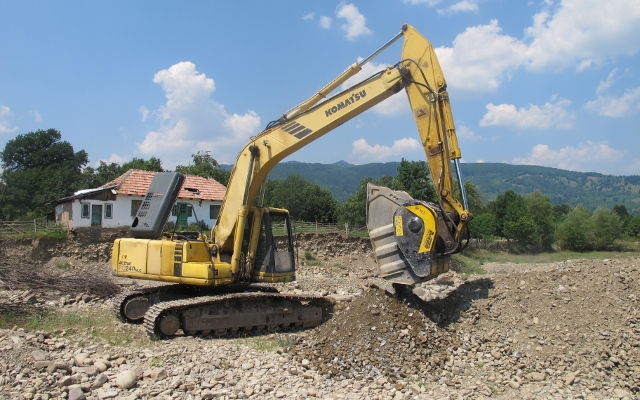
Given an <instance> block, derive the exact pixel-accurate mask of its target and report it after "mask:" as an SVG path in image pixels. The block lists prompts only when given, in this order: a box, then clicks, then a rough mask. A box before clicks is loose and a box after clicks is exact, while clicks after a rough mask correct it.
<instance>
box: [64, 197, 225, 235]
mask: <svg viewBox="0 0 640 400" xmlns="http://www.w3.org/2000/svg"><path fill="white" fill-rule="evenodd" d="M142 199H143V197H142V196H128V195H119V196H116V199H115V200H113V201H103V200H95V199H90V198H84V199H75V200H73V201H69V202H67V203H62V204H59V205H58V206H56V221H59V222H64V219H65V218H68V217H67V215H69V214H70V216H71V218H70V219H69V222H68V227H69V229H73V228H84V227H90V226H91V212H92V207H91V205H94V204H100V205H102V225H101V226H102V227H103V228H117V227H123V226H131V223H132V222H133V218H134V217H132V216H131V201H132V200H140V201H142ZM177 202H180V203H188V204H191V206H192V207H193V210H194V212H193V213H192V216H191V217H189V218H188V223H192V222H196V221H198V220H199V221H204V222H205V223H206V224H207V225H208V226H209V228H211V227H212V226H213V225H214V224H215V223H216V219H211V218H209V206H210V205H212V204H217V205H220V204H221V203H222V202H221V201H211V200H191V199H178V200H177ZM82 204H88V205H89V217H88V218H82ZM105 204H112V218H105ZM69 210H70V211H71V212H70V213H65V211H69ZM196 217H197V219H196ZM168 221H169V222H174V223H175V221H176V217H174V216H169V220H168Z"/></svg>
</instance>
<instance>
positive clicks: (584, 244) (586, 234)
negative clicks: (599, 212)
mask: <svg viewBox="0 0 640 400" xmlns="http://www.w3.org/2000/svg"><path fill="white" fill-rule="evenodd" d="M591 236H592V230H591V213H590V212H589V211H588V210H587V209H586V208H584V207H583V206H581V205H578V206H576V207H575V208H574V209H573V210H571V211H570V212H569V214H567V216H566V217H565V219H564V220H563V221H562V222H561V223H560V225H558V229H557V230H556V238H557V240H558V244H559V245H560V247H562V248H563V249H567V250H576V251H586V250H590V249H591V247H592V246H591V244H592V238H591Z"/></svg>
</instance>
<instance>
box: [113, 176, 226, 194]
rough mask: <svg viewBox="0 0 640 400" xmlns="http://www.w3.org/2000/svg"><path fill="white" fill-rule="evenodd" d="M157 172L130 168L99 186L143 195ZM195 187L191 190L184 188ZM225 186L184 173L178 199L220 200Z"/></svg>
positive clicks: (122, 192)
mask: <svg viewBox="0 0 640 400" xmlns="http://www.w3.org/2000/svg"><path fill="white" fill-rule="evenodd" d="M156 174H157V172H152V171H143V170H140V169H130V170H128V171H127V172H125V173H124V174H122V175H120V176H119V177H117V178H116V179H114V180H112V181H111V182H107V183H105V184H104V185H102V186H101V187H105V186H114V185H117V186H118V188H117V189H116V191H117V192H118V194H129V195H134V196H144V195H146V194H147V190H148V189H149V185H150V184H151V180H153V177H154V176H155V175H156ZM185 188H189V189H196V190H195V191H193V190H186V189H185ZM226 191H227V188H226V187H225V186H224V185H223V184H221V183H220V182H218V181H216V180H215V179H208V178H203V177H200V176H195V175H185V179H184V183H183V184H182V188H180V193H179V194H178V198H179V199H197V200H200V199H202V200H222V199H224V194H225V192H226Z"/></svg>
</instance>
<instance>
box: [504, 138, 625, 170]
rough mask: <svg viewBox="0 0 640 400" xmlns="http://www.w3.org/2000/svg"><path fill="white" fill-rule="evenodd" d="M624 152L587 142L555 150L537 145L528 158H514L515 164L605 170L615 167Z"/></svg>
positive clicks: (603, 144) (547, 146)
mask: <svg viewBox="0 0 640 400" xmlns="http://www.w3.org/2000/svg"><path fill="white" fill-rule="evenodd" d="M623 156H624V152H623V151H621V150H617V149H614V148H612V147H611V146H609V145H608V144H606V143H595V142H591V141H587V142H585V143H580V144H579V145H577V146H566V147H562V148H560V149H558V150H553V149H552V148H551V147H549V145H546V144H537V145H535V146H533V148H532V149H531V152H530V153H529V155H527V156H526V157H522V158H514V159H513V160H512V162H513V163H514V164H527V165H543V166H547V167H555V168H561V169H568V170H572V171H596V170H601V171H602V170H604V169H606V168H607V165H615V163H616V162H617V161H619V160H620V159H621V158H622V157H623Z"/></svg>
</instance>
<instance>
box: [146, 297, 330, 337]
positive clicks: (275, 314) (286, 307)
mask: <svg viewBox="0 0 640 400" xmlns="http://www.w3.org/2000/svg"><path fill="white" fill-rule="evenodd" d="M332 310H333V302H332V301H330V300H328V299H326V298H324V297H319V296H303V295H290V294H279V293H233V294H227V295H222V296H203V297H196V298H190V299H182V300H175V301H168V302H162V303H158V304H155V305H153V306H152V307H151V308H150V309H149V310H148V311H147V313H146V314H145V316H144V327H145V330H146V331H147V334H148V335H149V337H151V338H152V339H164V338H170V337H174V336H178V335H180V334H181V332H182V334H183V335H216V336H226V335H236V334H238V333H239V332H249V333H250V332H260V331H282V330H287V329H300V328H312V327H315V326H318V325H320V324H321V323H323V322H324V321H326V320H327V319H328V318H329V317H330V316H331V313H332Z"/></svg>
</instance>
